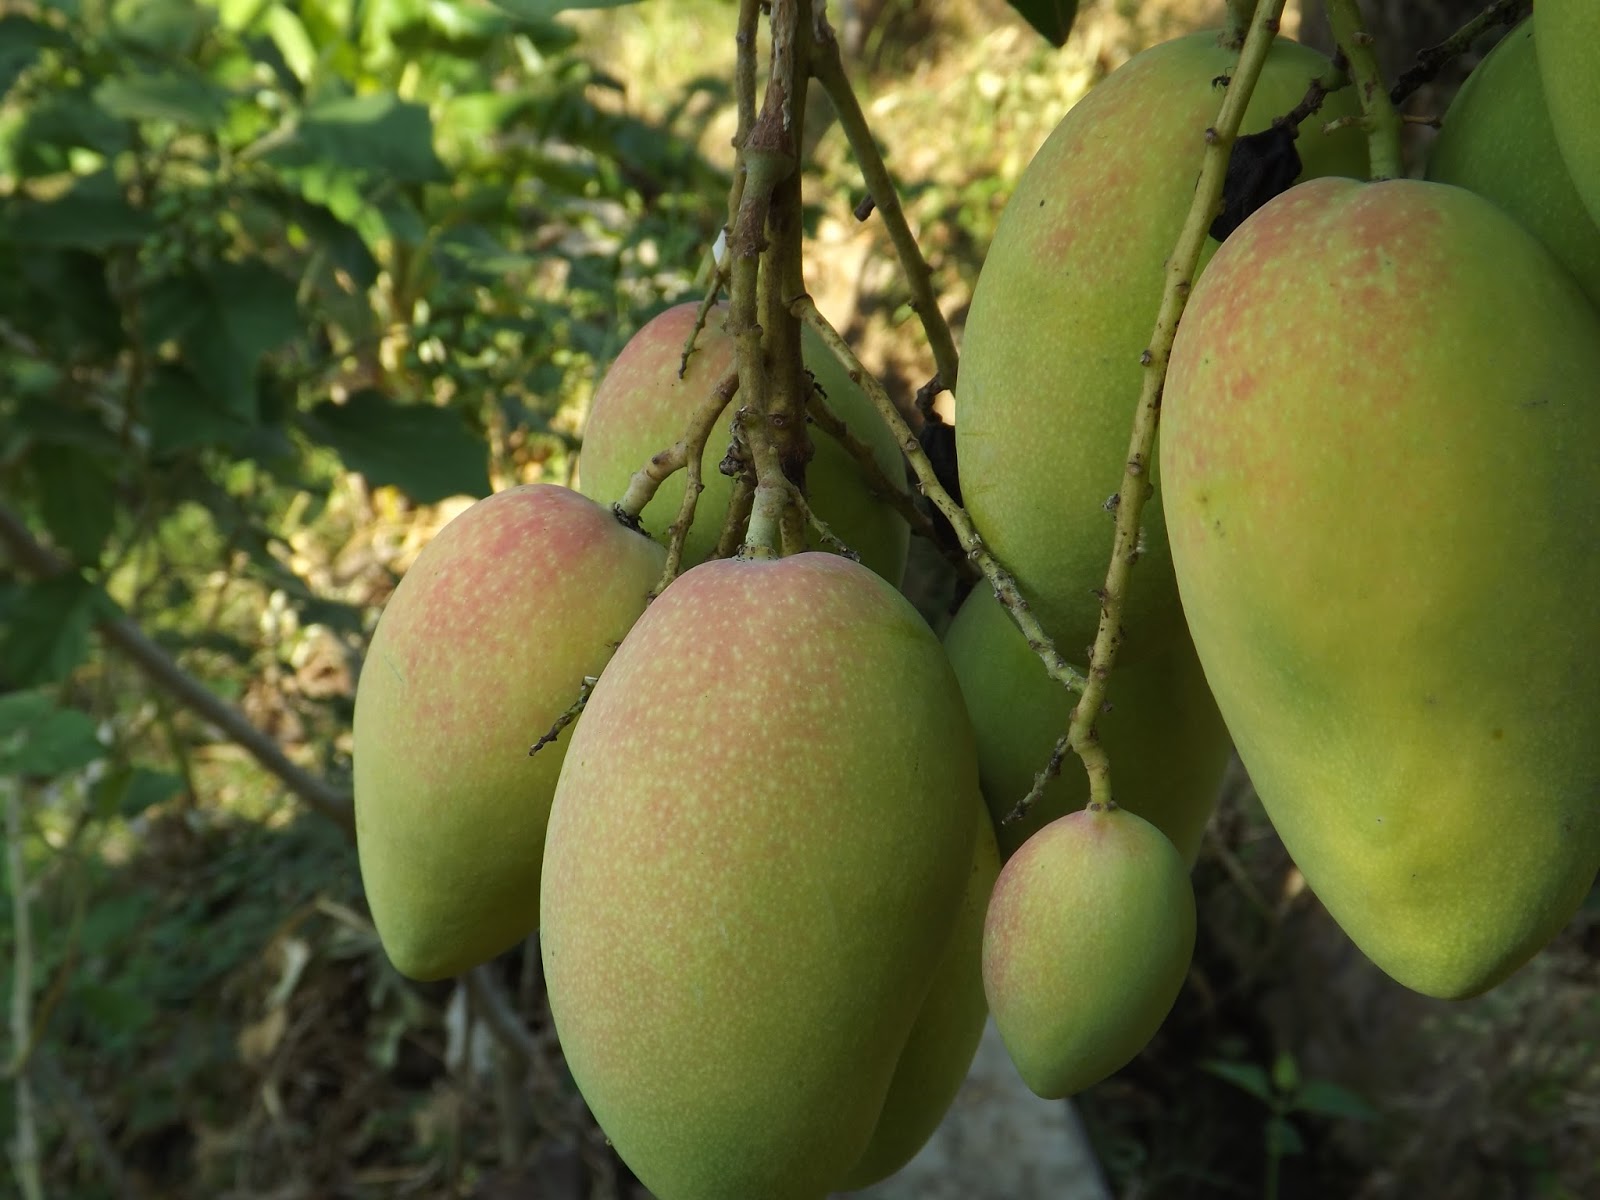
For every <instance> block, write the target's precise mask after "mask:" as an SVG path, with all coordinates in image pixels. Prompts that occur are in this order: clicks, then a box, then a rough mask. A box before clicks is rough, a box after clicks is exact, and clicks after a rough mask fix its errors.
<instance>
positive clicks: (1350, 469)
mask: <svg viewBox="0 0 1600 1200" xmlns="http://www.w3.org/2000/svg"><path fill="white" fill-rule="evenodd" d="M1543 12H1544V10H1543V9H1541V10H1540V13H1541V15H1542V14H1543ZM1163 414H1164V418H1163V419H1164V426H1163V442H1162V460H1163V466H1164V468H1165V471H1166V480H1167V528H1168V530H1169V532H1170V534H1171V537H1172V547H1173V558H1174V561H1175V564H1176V566H1177V572H1178V583H1179V586H1180V588H1181V589H1182V595H1183V604H1184V609H1185V612H1186V613H1187V616H1188V620H1189V628H1190V630H1191V632H1192V633H1193V636H1194V644H1195V647H1196V649H1197V650H1198V651H1199V654H1200V661H1201V663H1202V664H1203V665H1204V667H1205V672H1206V678H1207V681H1208V682H1209V683H1210V685H1211V691H1212V693H1213V694H1214V695H1215V696H1216V698H1217V704H1218V706H1219V707H1220V709H1221V710H1222V715H1223V717H1224V719H1225V720H1226V721H1227V723H1228V728H1229V730H1230V731H1231V732H1232V734H1233V739H1234V743H1235V745H1236V746H1237V748H1238V751H1239V754H1240V757H1241V758H1242V759H1243V761H1244V765H1245V766H1246V768H1247V769H1248V770H1249V772H1250V777H1251V779H1252V781H1253V782H1254V784H1255V787H1256V790H1257V791H1258V792H1259V794H1260V796H1261V800H1262V803H1263V804H1264V805H1265V806H1266V810H1267V813H1268V815H1269V816H1270V817H1271V820H1272V823H1273V825H1274V826H1275V827H1276V828H1277V830H1278V832H1279V834H1280V835H1281V836H1282V838H1283V841H1284V844H1285V846H1286V847H1287V848H1288V850H1289V853H1290V854H1291V855H1292V856H1293V857H1294V860H1295V862H1296V863H1297V864H1298V865H1299V867H1300V869H1301V871H1302V872H1303V873H1304V875H1305V878H1306V881H1307V883H1308V884H1309V885H1310V886H1311V888H1312V889H1313V890H1314V891H1315V892H1316V894H1317V896H1318V897H1319V898H1320V899H1321V900H1322V902H1323V903H1324V904H1325V905H1326V906H1327V909H1328V911H1329V912H1330V913H1331V914H1332V916H1333V917H1334V919H1335V920H1336V921H1338V923H1339V924H1340V925H1341V926H1342V927H1343V928H1344V930H1345V932H1346V933H1348V934H1349V935H1350V937H1351V939H1352V940H1353V941H1354V942H1355V943H1356V945H1357V946H1359V947H1360V948H1361V949H1362V950H1363V951H1364V952H1365V953H1366V954H1367V955H1368V957H1370V958H1371V959H1372V960H1373V961H1374V962H1375V963H1377V965H1378V966H1379V967H1381V968H1382V969H1383V970H1385V971H1386V972H1388V973H1389V974H1390V975H1391V976H1392V977H1393V978H1395V979H1397V980H1398V981H1399V982H1401V983H1402V984H1405V985H1406V986H1407V987H1410V988H1413V989H1414V990H1416V991H1419V992H1423V993H1426V994H1428V995H1431V996H1439V997H1448V998H1457V997H1466V996H1471V995H1474V994H1476V993H1479V992H1482V991H1484V990H1485V989H1487V988H1490V987H1492V986H1494V985H1495V984H1496V983H1498V982H1499V981H1501V980H1502V979H1504V978H1505V977H1506V976H1507V975H1509V974H1510V973H1511V972H1512V971H1514V970H1515V969H1516V968H1517V967H1518V966H1520V965H1521V964H1522V963H1524V962H1526V961H1527V959H1528V958H1530V957H1531V956H1532V955H1533V954H1534V953H1536V952H1537V951H1538V950H1539V948H1540V947H1541V946H1543V945H1544V944H1545V943H1546V942H1547V941H1548V940H1549V939H1550V938H1551V937H1552V936H1553V935H1554V934H1555V932H1556V931H1557V930H1558V929H1559V928H1560V927H1561V926H1562V925H1563V924H1564V923H1565V922H1566V920H1567V919H1568V918H1569V917H1570V916H1571V915H1572V913H1573V912H1574V911H1575V910H1576V908H1577V906H1578V905H1579V903H1580V902H1581V901H1582V899H1583V897H1584V896H1585V894H1586V893H1587V892H1588V891H1589V888H1590V886H1591V885H1592V883H1593V881H1594V878H1595V872H1596V869H1597V867H1600V738H1597V737H1596V736H1595V724H1596V720H1597V719H1600V672H1597V671H1596V670H1595V669H1594V668H1595V663H1596V662H1597V661H1600V622H1597V621H1596V620H1595V615H1594V598H1595V596H1596V595H1597V594H1600V316H1597V314H1596V311H1595V309H1594V307H1593V306H1592V305H1590V304H1589V303H1588V302H1587V300H1586V299H1585V298H1584V296H1583V293H1582V292H1581V291H1580V290H1579V288H1578V286H1577V283H1576V282H1575V281H1574V280H1573V278H1572V276H1571V275H1570V274H1568V273H1567V272H1566V271H1565V270H1563V269H1561V267H1560V266H1559V265H1558V264H1557V263H1556V261H1555V260H1554V259H1553V258H1552V257H1551V256H1550V254H1549V252H1548V251H1546V250H1545V249H1544V247H1543V246H1542V245H1540V244H1539V242H1538V241H1536V240H1535V239H1534V238H1533V236H1532V235H1531V234H1529V233H1527V232H1526V231H1524V230H1523V228H1522V227H1521V226H1520V225H1518V224H1517V223H1516V222H1515V221H1513V220H1512V219H1511V218H1510V217H1508V216H1506V215H1505V214H1504V213H1502V212H1501V211H1500V210H1499V209H1498V208H1496V207H1495V206H1494V205H1492V204H1491V203H1490V202H1489V201H1487V200H1484V199H1483V198H1481V197H1479V196H1477V195H1475V194H1473V193H1471V192H1468V191H1466V190H1464V189H1461V188H1457V187H1452V186H1448V185H1445V184H1439V183H1427V182H1421V181H1416V180H1393V181H1389V182H1384V183H1372V184H1359V183H1355V182H1352V181H1349V180H1314V181H1312V182H1309V183H1305V184H1301V185H1300V186H1298V187H1296V188H1294V189H1292V190H1291V191H1289V192H1287V193H1285V194H1284V195H1282V196H1279V197H1278V198H1277V199H1276V200H1274V201H1273V202H1272V203H1270V204H1269V205H1267V206H1266V207H1265V208H1263V209H1262V210H1261V211H1260V212H1258V213H1256V214H1255V216H1253V217H1252V218H1251V219H1250V220H1249V221H1247V222H1246V223H1245V224H1244V225H1243V226H1242V227H1241V228H1240V229H1239V230H1238V231H1236V232H1235V233H1234V235H1233V236H1232V237H1231V238H1229V239H1228V242H1227V244H1226V245H1224V246H1223V248H1222V250H1221V251H1220V252H1219V253H1218V254H1217V256H1216V258H1215V259H1214V260H1213V261H1212V263H1211V266H1210V267H1209V268H1208V269H1207V271H1206V274H1205V277H1204V278H1203V279H1201V281H1200V283H1199V284H1198V285H1197V286H1196V288H1195V292H1194V296H1193V298H1192V299H1191V301H1190V303H1189V306H1188V309H1187V310H1186V312H1185V314H1184V317H1183V321H1182V323H1181V325H1180V326H1179V329H1178V336H1177V343H1176V345H1175V346H1174V348H1173V354H1172V361H1171V366H1170V369H1169V374H1168V378H1167V386H1166V400H1165V404H1164V407H1163Z"/></svg>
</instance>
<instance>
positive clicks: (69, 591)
mask: <svg viewBox="0 0 1600 1200" xmlns="http://www.w3.org/2000/svg"><path fill="white" fill-rule="evenodd" d="M102 603H109V601H104V602H103V601H102V599H101V593H100V592H99V590H98V589H96V588H95V587H93V586H92V585H91V584H90V583H89V581H88V580H86V579H84V578H83V577H82V576H80V575H63V576H61V577H60V578H58V579H49V580H46V581H44V582H43V583H32V584H24V585H22V586H20V587H18V588H17V589H16V590H15V591H14V592H13V593H12V595H11V597H10V602H9V603H8V604H6V605H4V606H0V618H3V620H0V627H5V628H6V632H5V636H4V638H3V639H0V678H6V679H7V680H8V682H10V683H11V684H13V685H14V686H18V687H33V686H36V685H38V684H45V683H56V682H59V681H60V680H62V679H65V678H66V677H67V675H68V674H70V673H71V672H72V670H73V668H75V667H76V666H77V665H78V664H79V663H81V662H82V661H83V660H84V659H85V658H86V657H88V654H89V630H90V628H91V627H92V626H93V625H94V619H95V616H96V615H97V613H98V611H99V609H100V607H101V604H102Z"/></svg>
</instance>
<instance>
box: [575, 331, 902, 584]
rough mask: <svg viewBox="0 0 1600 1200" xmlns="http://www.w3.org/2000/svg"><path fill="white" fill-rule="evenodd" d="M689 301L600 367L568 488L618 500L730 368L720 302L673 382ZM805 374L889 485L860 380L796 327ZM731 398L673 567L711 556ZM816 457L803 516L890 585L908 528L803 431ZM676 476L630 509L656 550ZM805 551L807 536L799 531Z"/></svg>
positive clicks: (676, 491)
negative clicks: (812, 516)
mask: <svg viewBox="0 0 1600 1200" xmlns="http://www.w3.org/2000/svg"><path fill="white" fill-rule="evenodd" d="M698 307H699V306H698V305H697V304H679V305H677V306H675V307H673V308H669V309H667V310H666V311H665V312H663V313H661V314H659V315H658V316H656V317H655V318H654V319H652V320H651V321H649V322H647V323H646V324H645V325H644V327H643V328H641V329H640V330H639V332H638V333H636V334H634V335H633V337H632V338H630V339H629V340H628V344H627V345H626V346H624V347H623V348H622V353H620V354H619V355H617V358H616V361H615V362H613V363H612V364H611V366H610V368H609V369H608V370H607V371H606V373H605V376H604V378H603V379H601V381H600V384H599V386H598V387H596V388H595V393H594V398H593V400H592V401H591V403H590V408H589V416H588V420H587V421H586V422H585V425H584V433H583V453H582V457H581V460H580V462H579V478H578V490H579V491H581V492H582V493H583V494H584V495H585V496H590V497H592V498H593V499H595V500H597V501H599V502H600V503H601V504H612V503H614V502H615V501H617V500H620V499H622V495H623V493H624V492H626V491H627V490H628V481H629V480H630V479H632V477H633V474H634V472H635V471H637V470H639V469H640V468H641V467H643V466H644V465H645V464H646V463H647V462H649V461H650V457H651V455H653V454H656V453H657V452H659V451H661V450H665V449H666V448H667V447H668V446H671V445H673V444H674V443H675V442H677V440H678V439H679V438H681V437H682V436H683V432H684V428H685V426H686V425H687V424H688V421H689V418H690V416H691V415H693V413H694V412H695V410H696V409H698V408H699V407H700V406H701V405H702V404H703V403H704V402H705V400H706V398H707V397H708V396H710V395H711V392H712V391H713V389H715V387H716V386H717V383H718V381H719V380H721V378H722V377H723V375H724V374H726V372H727V371H728V369H729V368H730V367H732V366H733V363H734V343H733V339H732V338H731V337H729V336H728V334H727V333H726V332H725V331H724V329H723V322H724V320H725V319H726V317H727V308H726V306H724V305H718V306H717V307H716V308H713V309H712V310H711V312H710V314H709V315H708V316H707V318H706V324H705V327H704V328H703V329H702V330H701V331H700V335H699V337H698V339H697V340H696V342H695V349H694V353H692V354H691V355H690V356H689V363H688V367H687V369H686V370H685V371H684V374H683V377H682V378H681V379H680V378H679V377H678V368H679V366H680V364H681V363H682V361H683V347H684V343H685V341H686V340H687V339H688V336H689V331H690V330H691V329H693V328H694V318H695V312H696V310H697V309H698ZM802 353H803V355H804V358H805V363H806V368H807V369H808V370H809V371H810V372H811V374H812V376H813V378H814V379H815V380H816V383H817V386H818V387H820V388H821V389H822V391H823V393H824V394H825V395H826V397H827V400H828V405H829V407H830V408H832V409H833V411H834V413H836V414H837V415H838V416H839V417H840V418H841V419H842V420H843V421H844V422H845V425H846V426H847V427H848V428H849V429H850V431H851V432H852V433H854V434H855V435H856V436H857V437H859V438H861V439H862V440H863V441H865V442H866V443H867V444H868V445H869V446H871V447H872V452H873V457H874V458H875V459H876V460H877V463H878V466H879V467H880V468H882V470H883V473H884V475H885V476H886V477H887V478H888V479H889V480H891V481H894V482H897V483H898V482H899V481H901V480H903V479H904V478H905V466H904V461H903V460H902V458H901V455H900V447H899V445H898V444H897V443H896V441H895V438H894V435H893V434H892V433H890V432H889V427H888V426H887V425H885V424H884V423H883V420H882V418H880V417H879V416H878V413H877V410H876V409H875V408H873V406H872V401H871V400H869V399H868V398H867V395H866V393H865V392H863V391H862V390H861V387H860V385H859V384H856V383H852V382H851V380H850V376H849V374H848V373H847V372H846V371H845V370H844V367H843V366H842V365H841V364H840V362H839V360H838V359H837V358H836V357H834V355H833V354H832V353H830V352H829V350H828V348H827V347H826V346H825V345H823V343H822V341H821V339H820V338H818V337H817V335H816V334H815V333H814V332H812V331H811V329H810V328H809V327H807V328H805V329H804V330H803V331H802ZM738 403H739V400H738V396H737V395H735V397H734V400H733V403H732V404H731V405H730V406H729V408H728V410H727V412H726V414H725V415H724V417H723V419H722V420H720V421H719V422H718V423H717V425H716V426H715V427H714V428H713V430H712V433H711V437H710V439H709V440H707V442H706V447H705V453H704V455H703V456H702V458H701V473H700V479H701V482H702V483H704V484H705V491H703V492H702V493H700V499H699V501H698V502H697V506H696V510H695V518H694V524H693V525H692V526H691V527H690V530H689V534H688V536H687V537H686V539H685V541H684V547H683V565H684V566H693V565H695V564H696V563H700V562H704V561H705V560H706V559H708V558H710V557H711V555H712V552H713V551H714V550H715V549H716V545H717V539H718V536H719V535H720V534H721V532H722V525H723V522H724V521H725V520H726V519H727V515H728V504H729V502H730V500H731V499H732V496H733V481H732V480H731V479H729V478H728V477H727V476H726V475H724V474H722V473H721V472H720V471H718V470H717V464H718V463H720V462H721V461H722V458H723V456H724V455H725V454H727V452H728V438H729V422H730V420H731V419H732V416H733V412H734V410H735V409H736V408H737V406H738ZM811 440H812V445H813V447H814V448H815V453H814V455H813V457H812V459H811V462H810V463H809V464H808V465H807V468H806V489H807V494H808V496H809V497H810V499H811V502H812V505H813V511H815V512H816V514H817V516H818V517H819V518H820V519H821V520H822V521H823V522H825V523H826V524H827V525H828V527H829V528H830V529H832V531H833V532H834V533H835V534H836V535H837V536H838V537H839V539H840V540H841V541H843V542H844V544H845V545H847V546H849V547H850V549H852V550H854V551H855V552H856V553H857V554H859V555H860V556H861V561H862V562H863V563H865V564H866V565H867V566H869V567H871V568H872V569H873V570H874V571H876V572H877V573H878V574H879V575H881V576H883V577H884V578H885V579H887V580H888V581H889V582H890V583H892V584H894V585H896V586H897V587H898V586H899V584H900V577H901V575H902V574H904V572H905V566H906V555H907V553H908V550H909V546H910V540H911V529H910V527H909V526H908V525H907V524H906V522H905V519H904V518H903V517H901V516H900V514H899V513H897V512H895V511H894V509H893V508H891V507H889V505H888V504H886V503H885V502H884V501H883V499H882V498H881V497H879V496H878V495H876V494H875V493H874V492H873V491H872V490H871V489H870V488H869V487H868V485H867V480H866V476H865V474H864V473H863V472H862V470H861V468H860V466H859V465H858V464H857V463H856V461H855V460H854V459H853V458H851V457H850V455H849V453H848V452H847V451H846V450H845V449H844V448H843V447H842V446H840V445H839V443H838V442H837V441H835V440H834V439H833V438H832V437H830V436H829V435H827V434H825V433H823V432H821V431H820V430H815V429H814V430H813V431H812V437H811ZM685 483H686V476H685V475H684V473H683V472H682V471H679V472H677V473H675V474H673V475H671V476H669V477H668V478H667V479H666V480H665V481H664V482H663V483H662V485H661V488H660V490H658V491H657V492H656V494H655V496H654V497H653V498H652V499H651V501H650V503H649V504H647V505H645V508H644V511H643V513H641V514H640V523H641V524H642V525H643V527H644V528H645V530H646V531H647V532H649V533H650V534H651V535H652V536H653V537H656V538H659V539H660V540H661V541H662V542H663V543H665V541H666V539H667V530H668V527H669V526H670V525H671V524H672V522H673V521H675V520H676V519H677V516H678V506H679V505H680V504H682V503H683V489H684V486H685ZM807 536H808V537H809V538H811V539H812V541H811V543H810V545H811V547H812V548H813V549H817V548H819V547H820V543H819V542H818V541H817V540H816V531H815V530H812V529H808V530H807Z"/></svg>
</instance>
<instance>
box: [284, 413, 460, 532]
mask: <svg viewBox="0 0 1600 1200" xmlns="http://www.w3.org/2000/svg"><path fill="white" fill-rule="evenodd" d="M304 422H305V426H306V432H307V433H308V434H309V435H310V436H311V437H313V438H315V439H316V440H317V441H319V442H322V443H323V444H324V445H327V446H331V447H333V449H335V450H337V451H338V452H339V456H340V457H341V458H342V459H344V462H345V465H346V466H347V467H349V468H350V469H351V470H352V471H359V472H361V474H363V475H365V476H366V477H367V479H368V480H369V481H371V482H372V483H374V484H380V485H381V484H392V485H394V486H395V487H398V488H399V489H400V490H401V491H403V492H405V493H406V494H407V495H408V496H410V497H411V498H412V499H413V500H416V501H417V502H418V503H420V504H432V503H436V502H437V501H440V500H444V499H446V498H448V497H450V496H462V495H467V496H484V495H487V494H488V492H489V474H488V454H487V451H486V449H485V446H484V443H483V440H482V439H481V438H480V437H478V436H477V435H475V434H474V433H473V432H472V431H471V430H470V429H469V428H468V427H467V425H466V423H465V422H464V421H462V419H461V417H460V415H459V414H458V413H454V412H452V411H450V410H449V409H446V408H435V407H433V406H432V405H426V404H396V403H394V401H392V400H390V399H389V398H388V397H387V396H384V395H382V394H381V393H379V392H375V391H371V390H368V391H362V392H357V393H356V394H355V395H353V396H351V397H350V399H349V400H348V401H347V402H345V403H344V404H334V403H331V402H328V403H323V404H319V405H317V407H316V408H315V409H313V410H312V411H311V412H310V413H308V414H306V416H305V418H304Z"/></svg>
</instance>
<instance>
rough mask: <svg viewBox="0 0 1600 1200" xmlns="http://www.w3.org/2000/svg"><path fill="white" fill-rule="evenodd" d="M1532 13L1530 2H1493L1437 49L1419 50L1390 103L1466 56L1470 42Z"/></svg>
mask: <svg viewBox="0 0 1600 1200" xmlns="http://www.w3.org/2000/svg"><path fill="white" fill-rule="evenodd" d="M1532 11H1533V0H1496V2H1495V3H1494V4H1491V5H1489V7H1488V8H1486V9H1484V10H1483V11H1482V12H1481V13H1479V14H1478V15H1477V16H1475V17H1473V18H1472V20H1470V21H1468V22H1467V23H1466V24H1465V25H1463V26H1462V27H1461V28H1460V29H1458V30H1456V31H1455V32H1454V33H1452V34H1451V35H1450V36H1449V37H1447V38H1445V40H1444V41H1442V42H1440V43H1439V44H1438V45H1437V46H1429V47H1428V48H1427V49H1426V50H1422V51H1419V52H1418V53H1417V61H1416V64H1415V65H1414V66H1411V67H1408V68H1407V69H1406V70H1404V71H1402V72H1401V74H1400V78H1399V79H1397V80H1395V83H1394V87H1392V88H1390V89H1389V100H1390V102H1391V103H1394V104H1400V103H1402V102H1403V101H1405V100H1406V98H1407V97H1409V96H1410V95H1411V93H1412V92H1414V91H1416V90H1417V89H1418V88H1419V87H1421V86H1422V85H1423V84H1425V83H1427V82H1428V81H1430V80H1431V79H1433V78H1434V77H1435V76H1437V75H1438V74H1439V72H1440V70H1441V69H1442V68H1443V67H1444V65H1445V64H1446V63H1447V62H1449V61H1450V60H1451V59H1453V58H1455V57H1457V56H1458V55H1461V54H1464V53H1466V51H1467V50H1468V49H1470V48H1471V46H1472V43H1473V42H1475V41H1477V40H1478V39H1479V38H1480V37H1482V36H1483V35H1484V34H1485V33H1487V32H1488V31H1489V30H1491V29H1493V28H1494V27H1495V26H1496V25H1515V24H1516V23H1517V22H1518V21H1520V20H1522V18H1523V17H1525V16H1527V15H1528V14H1529V13H1530V12H1532Z"/></svg>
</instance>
